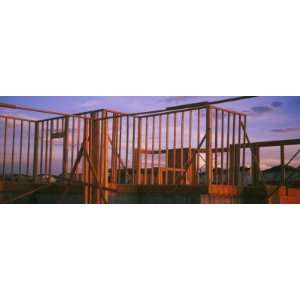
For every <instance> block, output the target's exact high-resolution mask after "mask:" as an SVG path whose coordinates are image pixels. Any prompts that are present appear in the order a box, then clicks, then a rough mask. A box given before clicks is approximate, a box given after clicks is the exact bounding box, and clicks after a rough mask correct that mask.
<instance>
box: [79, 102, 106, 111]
mask: <svg viewBox="0 0 300 300" xmlns="http://www.w3.org/2000/svg"><path fill="white" fill-rule="evenodd" d="M100 106H101V100H89V101H84V102H81V103H80V104H79V105H78V107H79V108H80V109H85V110H89V109H96V108H99V107H100Z"/></svg>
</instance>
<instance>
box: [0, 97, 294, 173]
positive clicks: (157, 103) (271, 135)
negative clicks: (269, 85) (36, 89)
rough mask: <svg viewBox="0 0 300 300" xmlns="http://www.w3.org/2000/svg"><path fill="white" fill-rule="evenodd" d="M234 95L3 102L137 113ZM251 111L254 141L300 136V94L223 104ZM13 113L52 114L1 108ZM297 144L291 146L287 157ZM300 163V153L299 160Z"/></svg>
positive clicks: (269, 159) (272, 159) (268, 162)
mask: <svg viewBox="0 0 300 300" xmlns="http://www.w3.org/2000/svg"><path fill="white" fill-rule="evenodd" d="M226 98H231V96H224V97H219V96H218V97H205V96H140V97H136V96H135V97H130V96H124V97H119V96H116V97H113V96H108V97H105V96H99V97H91V96H88V97H83V96H82V97H71V96H70V97H0V102H5V103H10V104H18V105H23V106H29V107H34V108H41V109H48V110H53V111H60V112H66V113H76V112H83V111H88V110H96V109H101V108H107V109H113V110H117V111H121V112H127V113H133V112H140V111H148V110H156V109H163V108H166V107H168V106H174V105H182V104H188V103H195V102H203V101H214V100H221V99H226ZM219 106H220V107H225V108H230V109H233V110H236V111H239V112H244V113H246V114H247V115H248V121H247V131H248V135H249V138H250V140H251V142H256V141H265V140H282V139H297V138H300V119H299V116H300V96H295V97H284V96H282V97H280V96H276V97H272V96H270V97H266V96H264V97H256V98H251V99H247V100H243V101H239V102H232V103H227V104H222V105H219ZM3 114H4V115H6V114H10V115H11V114H12V115H15V116H20V117H26V118H31V119H42V118H46V117H51V116H49V115H43V114H38V113H30V112H24V111H18V110H9V109H1V108H0V115H3ZM296 148H297V147H295V146H293V147H292V146H291V147H289V149H288V151H287V153H288V154H287V159H288V158H289V157H291V156H292V155H293V153H294V152H295V151H296V150H297V149H296ZM261 156H262V159H263V160H264V162H265V166H263V168H267V167H271V166H274V165H277V164H278V163H279V149H277V148H276V149H272V148H268V149H266V150H265V149H263V150H262V152H261ZM298 162H299V163H300V157H299V158H298V159H297V160H296V163H298Z"/></svg>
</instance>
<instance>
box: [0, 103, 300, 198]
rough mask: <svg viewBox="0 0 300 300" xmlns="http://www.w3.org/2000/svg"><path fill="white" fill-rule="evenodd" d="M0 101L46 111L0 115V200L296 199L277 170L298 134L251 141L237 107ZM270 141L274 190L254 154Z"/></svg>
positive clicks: (294, 191)
mask: <svg viewBox="0 0 300 300" xmlns="http://www.w3.org/2000/svg"><path fill="white" fill-rule="evenodd" d="M236 100H239V99H238V98H237V99H236ZM1 107H4V108H6V109H14V110H15V109H18V110H25V111H31V112H34V113H43V114H49V115H51V117H50V118H44V119H42V120H31V119H26V118H19V117H16V116H12V115H0V148H1V150H0V176H1V179H0V201H1V202H2V203H43V202H46V203H86V204H101V203H103V204H105V203H255V202H257V203H300V189H299V188H297V187H291V186H289V179H290V177H291V176H287V175H286V174H285V170H286V167H287V166H289V165H290V163H291V162H292V161H293V159H295V157H296V156H297V155H298V154H299V153H300V149H299V151H297V152H296V153H295V155H294V156H293V157H292V158H291V159H290V160H289V161H287V159H286V158H285V149H286V147H287V146H290V145H296V146H297V145H298V146H299V147H300V139H296V140H281V141H263V142H255V143H253V142H251V140H250V137H249V135H248V133H247V115H246V114H244V113H240V112H237V111H233V110H228V109H224V108H221V107H218V106H215V105H211V104H209V103H207V102H204V103H198V104H197V103H196V104H192V105H184V106H178V107H169V108H167V109H165V110H157V111H150V112H141V113H132V114H128V113H122V112H118V111H112V110H106V109H100V110H96V111H89V112H83V113H79V114H68V113H61V112H56V111H46V110H40V109H35V108H29V107H24V106H17V105H12V104H6V103H0V108H1ZM53 115H54V117H53ZM275 146H276V147H280V162H281V180H280V184H279V185H275V186H274V185H273V186H272V185H268V184H267V183H266V182H265V180H264V178H263V174H262V172H261V170H260V150H261V149H262V148H266V147H275ZM247 151H249V153H250V155H249V156H250V168H249V169H250V172H251V180H250V182H248V181H249V180H246V177H247V176H248V175H247V174H246V170H247V165H246V152H247ZM297 172H300V169H299V168H298V169H296V173H297ZM41 199H44V200H41ZM45 199H46V200H45ZM247 199H249V200H247ZM256 199H258V200H257V201H256Z"/></svg>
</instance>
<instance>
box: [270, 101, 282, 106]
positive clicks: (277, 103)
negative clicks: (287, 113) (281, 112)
mask: <svg viewBox="0 0 300 300" xmlns="http://www.w3.org/2000/svg"><path fill="white" fill-rule="evenodd" d="M271 105H272V106H273V107H280V106H282V102H279V101H274V102H272V104H271Z"/></svg>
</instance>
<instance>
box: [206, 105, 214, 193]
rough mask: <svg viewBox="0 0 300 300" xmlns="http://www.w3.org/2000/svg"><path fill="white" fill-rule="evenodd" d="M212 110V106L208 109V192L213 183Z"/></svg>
mask: <svg viewBox="0 0 300 300" xmlns="http://www.w3.org/2000/svg"><path fill="white" fill-rule="evenodd" d="M211 121H212V110H211V106H208V107H207V109H206V174H207V186H208V193H210V191H211V185H212V175H213V170H212V123H211Z"/></svg>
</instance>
